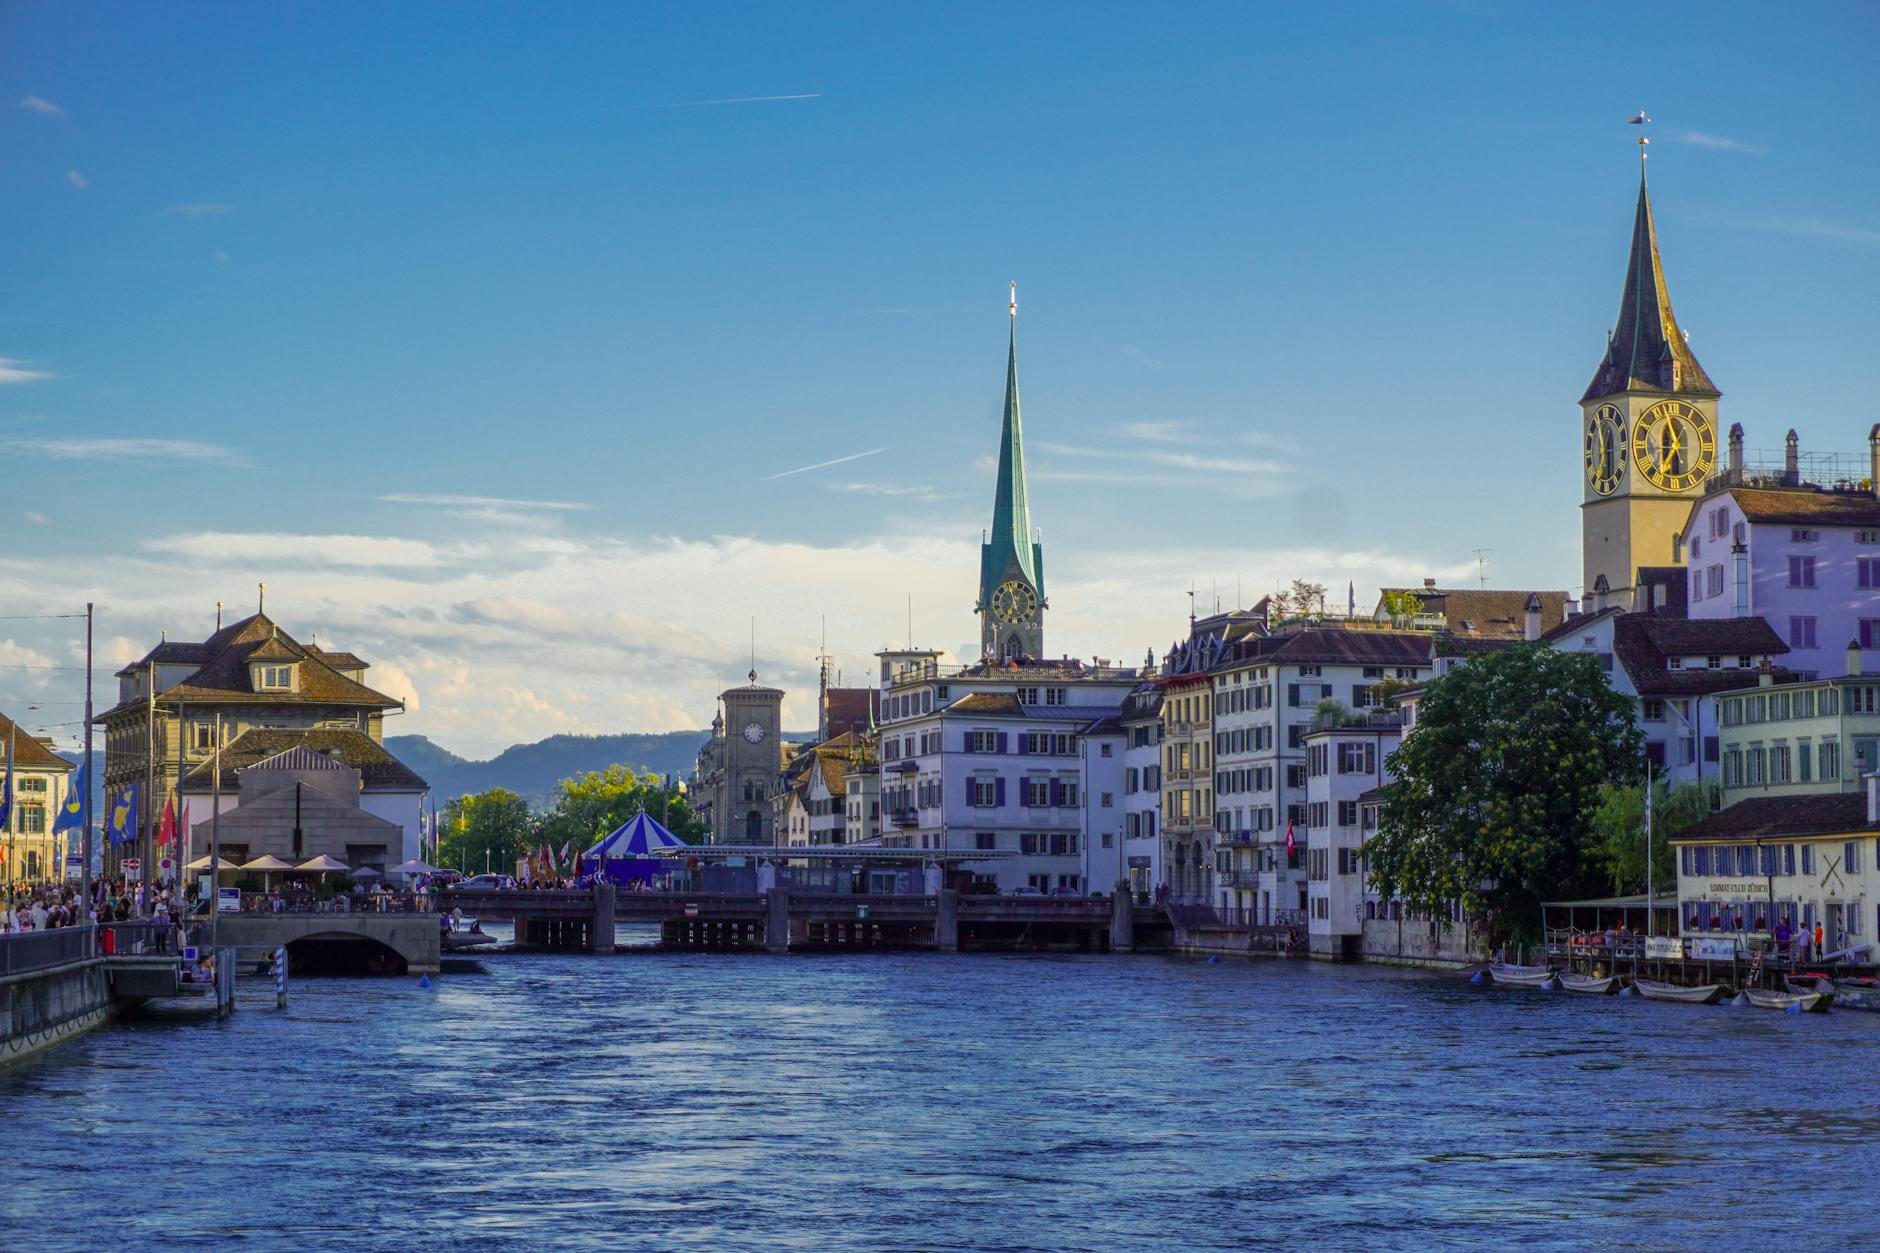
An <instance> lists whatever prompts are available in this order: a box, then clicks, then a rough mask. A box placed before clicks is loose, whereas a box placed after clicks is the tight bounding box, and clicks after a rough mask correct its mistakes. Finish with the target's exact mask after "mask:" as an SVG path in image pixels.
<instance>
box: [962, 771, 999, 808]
mask: <svg viewBox="0 0 1880 1253" xmlns="http://www.w3.org/2000/svg"><path fill="white" fill-rule="evenodd" d="M1000 782H1001V781H1000V780H998V779H986V778H977V779H973V780H970V782H969V787H970V788H971V794H972V801H973V807H974V808H976V809H991V808H993V807H994V806H995V805H997V804H998V803H999V793H1000V792H1001V791H1003V790H1004V789H1003V788H1001V787H1000V786H999V783H1000Z"/></svg>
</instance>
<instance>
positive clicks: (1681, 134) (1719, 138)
mask: <svg viewBox="0 0 1880 1253" xmlns="http://www.w3.org/2000/svg"><path fill="white" fill-rule="evenodd" d="M1658 133H1659V135H1660V136H1661V137H1662V138H1665V139H1668V140H1670V141H1671V142H1672V143H1674V144H1690V145H1692V146H1693V147H1697V148H1711V149H1715V150H1717V151H1720V152H1741V153H1743V154H1745V155H1747V156H1752V157H1761V156H1767V155H1768V154H1769V145H1768V144H1752V143H1746V142H1744V141H1743V140H1741V139H1730V138H1728V137H1726V136H1723V135H1711V134H1706V133H1705V132H1703V131H1689V130H1678V129H1675V128H1671V129H1666V130H1662V131H1660V132H1658Z"/></svg>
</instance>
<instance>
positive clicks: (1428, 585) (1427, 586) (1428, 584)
mask: <svg viewBox="0 0 1880 1253" xmlns="http://www.w3.org/2000/svg"><path fill="white" fill-rule="evenodd" d="M1423 590H1424V591H1426V592H1433V591H1435V590H1436V580H1435V579H1424V580H1423Z"/></svg>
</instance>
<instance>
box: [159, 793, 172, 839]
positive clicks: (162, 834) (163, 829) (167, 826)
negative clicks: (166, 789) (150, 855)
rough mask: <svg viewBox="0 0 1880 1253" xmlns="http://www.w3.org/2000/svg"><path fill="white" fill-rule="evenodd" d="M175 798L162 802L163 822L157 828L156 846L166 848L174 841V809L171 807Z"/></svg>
mask: <svg viewBox="0 0 1880 1253" xmlns="http://www.w3.org/2000/svg"><path fill="white" fill-rule="evenodd" d="M175 800H176V798H175V797H171V798H169V799H168V800H166V801H164V802H163V822H162V823H161V825H159V826H158V828H157V847H159V848H168V847H169V846H171V845H172V844H175V843H176V810H174V809H173V808H171V806H172V805H173V804H174V803H175Z"/></svg>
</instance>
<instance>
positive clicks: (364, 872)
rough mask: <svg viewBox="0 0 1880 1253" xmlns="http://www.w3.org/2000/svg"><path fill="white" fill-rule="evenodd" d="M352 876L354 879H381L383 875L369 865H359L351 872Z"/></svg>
mask: <svg viewBox="0 0 1880 1253" xmlns="http://www.w3.org/2000/svg"><path fill="white" fill-rule="evenodd" d="M352 877H353V878H355V879H382V878H384V877H385V876H384V875H382V874H380V873H379V872H378V871H376V870H374V869H373V868H372V867H370V866H361V867H359V869H357V870H355V871H353V872H352Z"/></svg>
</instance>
